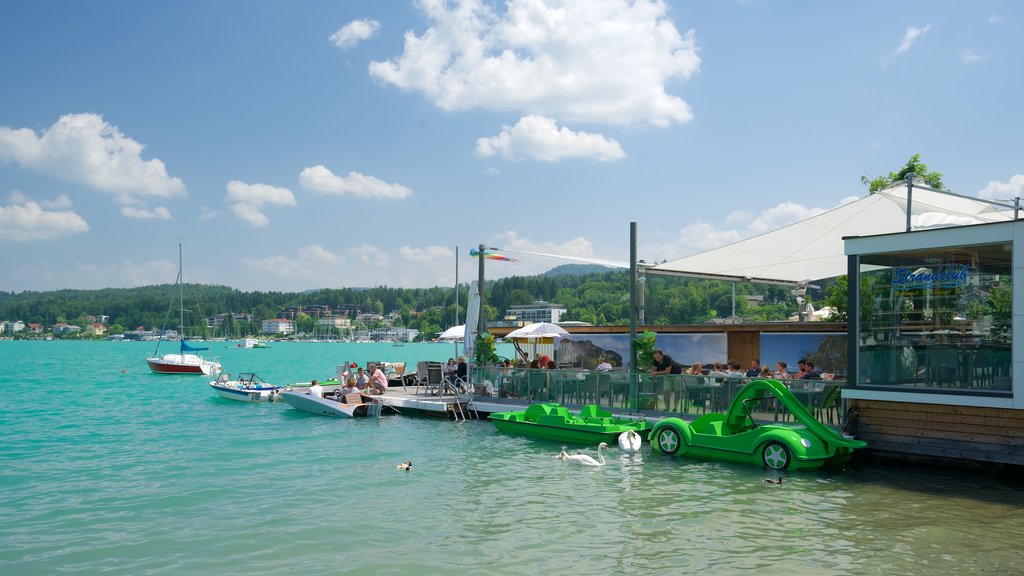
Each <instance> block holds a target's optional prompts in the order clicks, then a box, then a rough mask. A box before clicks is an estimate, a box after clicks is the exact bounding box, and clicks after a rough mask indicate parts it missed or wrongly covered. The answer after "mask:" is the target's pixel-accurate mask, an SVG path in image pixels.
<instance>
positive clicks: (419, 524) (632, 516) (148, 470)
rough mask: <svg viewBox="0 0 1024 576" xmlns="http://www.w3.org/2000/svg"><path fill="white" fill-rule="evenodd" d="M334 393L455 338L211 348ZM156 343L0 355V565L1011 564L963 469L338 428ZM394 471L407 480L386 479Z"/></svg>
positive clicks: (674, 567) (1009, 537)
mask: <svg viewBox="0 0 1024 576" xmlns="http://www.w3.org/2000/svg"><path fill="white" fill-rule="evenodd" d="M212 345H213V346H214V347H215V350H213V352H216V353H218V354H219V355H220V356H221V360H222V361H223V362H224V364H225V366H226V369H227V370H229V371H232V372H239V371H255V372H257V373H258V374H259V375H260V376H262V377H263V378H264V379H266V380H268V381H271V382H281V383H287V382H294V381H302V380H309V379H311V378H326V377H329V376H331V375H333V373H334V367H335V365H337V364H340V363H342V362H344V361H346V360H351V361H355V362H359V363H360V364H364V363H365V362H366V361H368V360H389V361H406V362H410V363H411V364H410V365H414V362H415V360H417V359H430V360H446V359H447V358H448V357H449V356H452V355H453V354H454V349H453V346H452V345H444V344H434V345H432V344H421V345H406V346H403V347H393V346H389V345H373V344H311V343H310V344H275V345H274V348H272V349H269V350H259V349H250V350H243V349H237V348H234V344H233V343H228V344H224V343H213V344H212ZM150 352H152V345H151V344H142V343H127V342H124V343H114V342H10V341H3V342H0V366H3V367H4V369H3V370H2V371H0V386H2V389H3V392H4V393H3V395H0V430H2V432H3V443H2V447H3V449H2V450H0V486H2V496H3V497H2V498H0V517H2V518H3V522H2V523H0V573H3V574H17V575H26V576H27V575H35V574H40V575H42V574H100V573H102V574H115V575H116V574H125V575H128V574H132V575H134V574H174V575H178V574H192V575H207V574H209V575H223V574H254V575H261V574H267V575H277V574H303V575H306V574H341V573H351V574H554V573H574V574H692V573H696V572H698V571H700V572H704V573H711V574H734V573H739V572H748V573H757V574H858V575H861V574H885V575H891V574H937V573H954V572H963V573H968V574H1012V573H1021V568H1020V567H1021V566H1024V552H1022V549H1021V542H1024V491H1022V490H1021V487H1020V486H1018V485H1015V484H1013V483H1011V482H1008V481H1004V480H1002V479H1001V478H1000V477H997V476H990V475H987V474H983V473H976V472H969V471H961V470H941V469H940V470H936V469H927V468H925V469H922V468H906V469H904V468H898V467H893V466H880V465H859V466H857V467H853V468H850V469H846V470H831V471H823V472H794V473H792V474H789V475H787V476H785V478H784V481H783V483H782V484H780V485H775V484H767V483H765V482H764V481H763V480H764V478H765V473H764V471H762V470H761V469H759V468H755V467H746V466H740V465H728V464H719V463H711V462H695V461H689V460H676V459H673V458H669V457H664V456H662V455H659V454H653V453H651V451H650V449H649V447H645V449H644V450H643V451H642V452H641V454H639V455H637V456H633V457H624V456H620V455H619V454H617V453H616V452H615V451H614V450H613V451H611V452H609V460H608V465H607V466H605V467H602V468H595V469H591V468H579V467H571V466H569V465H567V464H565V463H564V462H560V461H558V460H556V459H555V458H554V456H555V455H556V454H557V453H558V450H559V446H558V445H556V444H552V443H549V442H542V441H536V440H529V439H523V438H516V437H512V436H506V435H501V434H498V433H496V432H495V431H494V429H493V426H492V425H490V424H489V423H487V422H466V423H452V422H446V421H440V420H429V419H418V418H403V417H384V418H382V419H380V420H367V419H354V420H335V419H328V418H322V417H316V416H312V415H307V414H303V413H298V412H296V411H295V410H293V409H291V408H290V407H288V406H287V405H286V404H282V403H279V404H263V405H256V404H243V403H239V402H232V401H229V400H223V399H220V398H217V397H215V396H214V395H213V393H212V392H211V391H210V390H209V389H208V386H207V384H206V381H205V380H204V379H203V378H202V377H193V376H160V375H153V374H150V373H149V372H148V370H147V369H146V367H145V364H144V362H142V359H143V358H144V357H145V355H146V354H148V353H150ZM405 459H408V460H410V461H412V462H413V465H414V470H413V471H412V472H408V473H406V472H400V471H398V470H397V469H396V466H397V464H399V463H401V462H402V461H403V460H405Z"/></svg>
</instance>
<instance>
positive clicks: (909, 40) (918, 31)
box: [894, 24, 932, 54]
mask: <svg viewBox="0 0 1024 576" xmlns="http://www.w3.org/2000/svg"><path fill="white" fill-rule="evenodd" d="M931 28H932V25H931V24H927V25H925V27H924V28H915V27H913V26H907V31H906V32H905V33H904V34H903V41H902V42H900V45H899V46H898V47H897V48H896V52H894V53H895V54H901V53H903V52H906V51H907V50H910V47H911V46H913V45H914V42H916V41H917V39H918V38H920V37H921V36H924V35H925V34H926V33H927V32H928V31H929V30H931Z"/></svg>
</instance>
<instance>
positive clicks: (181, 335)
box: [178, 242, 185, 348]
mask: <svg viewBox="0 0 1024 576" xmlns="http://www.w3.org/2000/svg"><path fill="white" fill-rule="evenodd" d="M178 314H179V322H181V324H179V325H178V330H179V331H178V340H180V341H181V343H182V348H184V344H185V279H184V278H182V276H181V242H178Z"/></svg>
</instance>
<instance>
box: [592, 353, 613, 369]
mask: <svg viewBox="0 0 1024 576" xmlns="http://www.w3.org/2000/svg"><path fill="white" fill-rule="evenodd" d="M594 370H597V371H598V372H611V370H612V365H611V364H609V363H608V359H607V358H605V357H604V356H598V357H597V368H594Z"/></svg>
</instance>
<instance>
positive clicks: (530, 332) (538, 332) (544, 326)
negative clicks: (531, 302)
mask: <svg viewBox="0 0 1024 576" xmlns="http://www.w3.org/2000/svg"><path fill="white" fill-rule="evenodd" d="M569 335H570V334H569V333H568V332H566V331H565V329H564V328H562V327H561V326H559V325H557V324H552V323H550V322H534V323H533V324H527V325H526V326H523V327H522V328H517V329H515V330H513V331H511V332H509V333H508V334H506V335H505V338H506V339H510V338H515V339H519V340H536V339H538V338H554V339H555V340H556V341H557V340H559V339H561V338H565V337H567V336H569Z"/></svg>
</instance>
